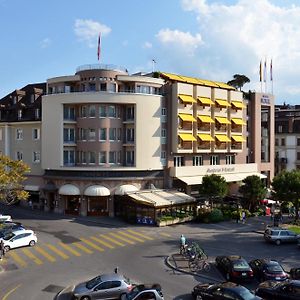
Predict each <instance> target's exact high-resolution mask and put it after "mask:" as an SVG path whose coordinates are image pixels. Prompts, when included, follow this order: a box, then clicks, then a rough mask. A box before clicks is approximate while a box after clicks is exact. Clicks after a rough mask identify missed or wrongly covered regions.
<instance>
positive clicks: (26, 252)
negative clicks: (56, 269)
mask: <svg viewBox="0 0 300 300" xmlns="http://www.w3.org/2000/svg"><path fill="white" fill-rule="evenodd" d="M22 251H23V252H24V254H25V255H27V256H28V257H29V258H31V259H32V260H33V261H34V262H35V263H36V264H37V265H42V264H43V262H42V261H41V260H40V259H39V258H38V257H37V256H35V255H34V254H33V253H32V252H30V251H29V250H28V249H22Z"/></svg>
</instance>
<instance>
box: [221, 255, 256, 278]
mask: <svg viewBox="0 0 300 300" xmlns="http://www.w3.org/2000/svg"><path fill="white" fill-rule="evenodd" d="M216 267H217V268H218V269H219V270H220V271H221V272H222V273H223V275H224V276H225V278H226V280H228V281H241V280H252V279H253V278H254V276H253V271H252V269H251V267H250V266H249V264H248V263H247V261H246V260H245V259H244V258H243V257H241V256H238V255H229V256H217V257H216Z"/></svg>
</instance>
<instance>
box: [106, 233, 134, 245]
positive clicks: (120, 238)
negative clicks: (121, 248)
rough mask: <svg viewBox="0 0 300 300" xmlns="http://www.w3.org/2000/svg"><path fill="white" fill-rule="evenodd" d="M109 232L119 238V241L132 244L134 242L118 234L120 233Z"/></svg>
mask: <svg viewBox="0 0 300 300" xmlns="http://www.w3.org/2000/svg"><path fill="white" fill-rule="evenodd" d="M109 234H110V235H112V236H113V237H115V238H117V239H119V240H121V241H124V242H126V243H128V244H132V245H134V244H135V242H133V241H130V240H128V239H125V238H124V237H122V236H120V235H118V234H116V233H114V232H110V233H109Z"/></svg>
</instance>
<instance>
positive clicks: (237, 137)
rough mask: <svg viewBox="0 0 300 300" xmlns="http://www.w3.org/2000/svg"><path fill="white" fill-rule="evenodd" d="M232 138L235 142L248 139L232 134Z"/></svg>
mask: <svg viewBox="0 0 300 300" xmlns="http://www.w3.org/2000/svg"><path fill="white" fill-rule="evenodd" d="M231 138H232V139H233V140H234V141H235V142H240V143H242V142H245V141H246V140H245V139H244V138H243V137H242V136H241V135H232V136H231Z"/></svg>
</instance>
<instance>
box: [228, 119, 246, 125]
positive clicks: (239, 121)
mask: <svg viewBox="0 0 300 300" xmlns="http://www.w3.org/2000/svg"><path fill="white" fill-rule="evenodd" d="M231 121H232V122H233V123H234V124H236V125H246V122H245V121H244V120H243V119H238V118H232V119H231Z"/></svg>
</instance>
